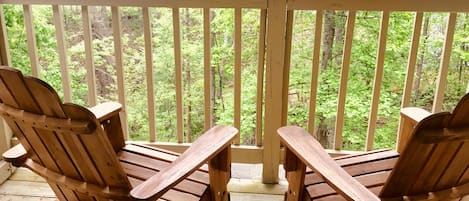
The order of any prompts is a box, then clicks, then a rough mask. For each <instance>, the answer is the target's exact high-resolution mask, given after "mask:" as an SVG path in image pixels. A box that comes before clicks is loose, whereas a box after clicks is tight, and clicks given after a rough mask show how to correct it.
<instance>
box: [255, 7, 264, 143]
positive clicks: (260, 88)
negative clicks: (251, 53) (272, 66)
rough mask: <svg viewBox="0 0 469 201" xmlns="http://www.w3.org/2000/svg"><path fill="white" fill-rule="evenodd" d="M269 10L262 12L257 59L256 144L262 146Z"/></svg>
mask: <svg viewBox="0 0 469 201" xmlns="http://www.w3.org/2000/svg"><path fill="white" fill-rule="evenodd" d="M266 19H267V10H266V9H263V10H261V13H260V23H259V52H258V59H257V88H256V89H257V91H256V94H257V99H256V145H257V146H262V144H263V141H262V122H263V118H262V117H263V115H262V114H263V110H262V109H263V105H264V104H263V101H264V72H265V68H264V64H265V30H266V25H267V24H266Z"/></svg>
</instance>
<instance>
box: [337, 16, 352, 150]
mask: <svg viewBox="0 0 469 201" xmlns="http://www.w3.org/2000/svg"><path fill="white" fill-rule="evenodd" d="M355 16H356V12H355V11H349V13H348V17H347V25H346V26H347V30H346V32H345V44H344V54H343V58H342V69H341V71H340V88H339V97H338V102H337V117H336V123H335V139H334V149H341V148H342V131H343V128H344V113H345V97H346V90H347V79H348V73H349V68H350V56H351V54H352V40H353V31H354V28H355Z"/></svg>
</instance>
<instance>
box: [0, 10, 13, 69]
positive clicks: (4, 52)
mask: <svg viewBox="0 0 469 201" xmlns="http://www.w3.org/2000/svg"><path fill="white" fill-rule="evenodd" d="M5 22H6V21H5V15H4V14H3V6H2V5H1V4H0V64H1V65H7V66H11V59H10V48H9V47H8V36H7V30H6V27H5Z"/></svg>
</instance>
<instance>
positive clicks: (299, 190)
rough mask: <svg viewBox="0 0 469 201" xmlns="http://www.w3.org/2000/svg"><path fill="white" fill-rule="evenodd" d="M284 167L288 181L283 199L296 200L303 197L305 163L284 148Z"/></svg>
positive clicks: (287, 200)
mask: <svg viewBox="0 0 469 201" xmlns="http://www.w3.org/2000/svg"><path fill="white" fill-rule="evenodd" d="M284 169H285V176H286V177H287V181H288V190H287V192H286V193H285V200H286V201H298V200H300V199H303V187H304V179H305V172H306V165H305V164H303V163H302V162H301V160H300V159H299V158H297V157H296V155H295V154H293V153H292V152H291V151H290V150H289V149H286V150H285V164H284Z"/></svg>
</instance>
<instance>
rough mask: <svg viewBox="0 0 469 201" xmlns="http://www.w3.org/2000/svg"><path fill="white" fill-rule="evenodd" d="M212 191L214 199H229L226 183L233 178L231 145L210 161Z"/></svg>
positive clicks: (225, 200)
mask: <svg viewBox="0 0 469 201" xmlns="http://www.w3.org/2000/svg"><path fill="white" fill-rule="evenodd" d="M208 168H209V176H210V191H211V192H212V196H211V197H212V200H213V201H228V200H229V193H228V191H227V188H226V185H227V184H228V182H229V181H230V178H231V147H229V146H228V147H227V148H225V149H224V150H223V151H221V152H220V153H219V154H217V155H216V156H215V157H213V158H212V159H210V161H209V162H208Z"/></svg>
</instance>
